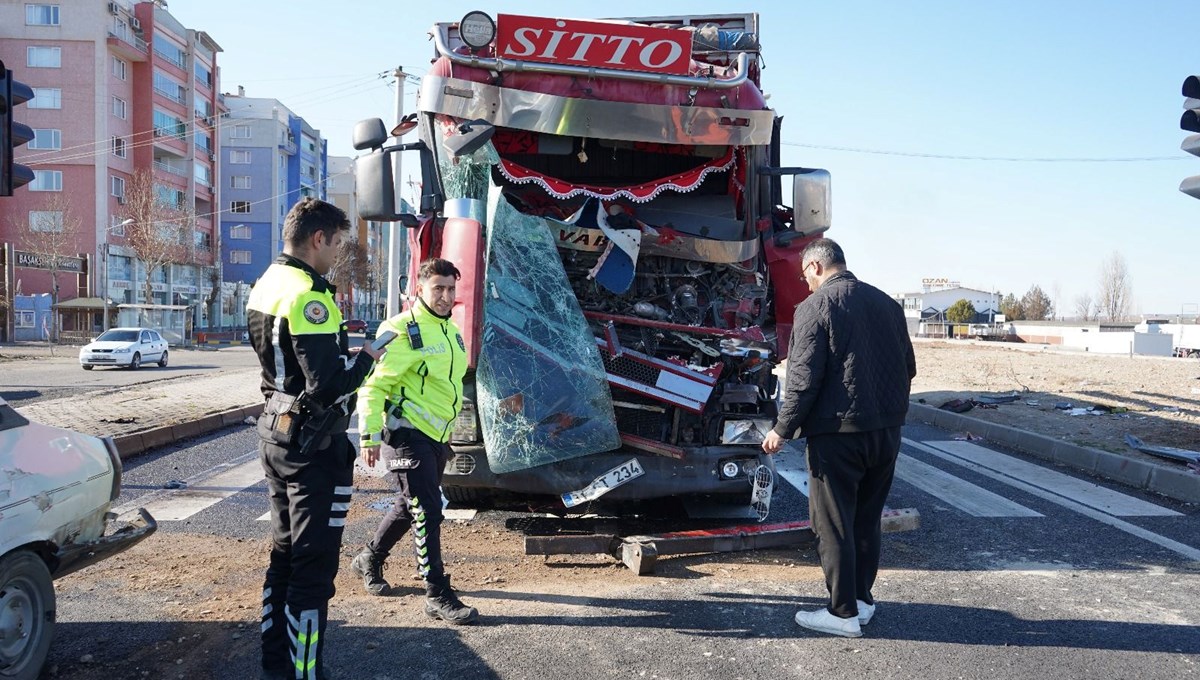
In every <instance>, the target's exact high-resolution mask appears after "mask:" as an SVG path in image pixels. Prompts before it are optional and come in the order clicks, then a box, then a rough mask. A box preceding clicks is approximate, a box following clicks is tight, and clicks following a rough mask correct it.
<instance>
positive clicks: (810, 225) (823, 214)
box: [792, 170, 832, 234]
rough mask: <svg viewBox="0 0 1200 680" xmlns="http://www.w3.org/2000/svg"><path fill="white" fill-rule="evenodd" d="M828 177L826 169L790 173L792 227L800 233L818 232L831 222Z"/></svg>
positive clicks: (826, 228)
mask: <svg viewBox="0 0 1200 680" xmlns="http://www.w3.org/2000/svg"><path fill="white" fill-rule="evenodd" d="M830 194H831V190H830V177H829V171H828V170H810V171H808V172H805V173H802V174H796V175H792V211H793V214H794V215H795V224H794V226H793V228H794V229H795V230H796V231H798V232H800V233H802V234H819V233H821V232H823V231H826V230H828V229H829V227H830V224H831V220H830V218H831V215H830V212H829V211H830V206H831V205H832V201H831V195H830Z"/></svg>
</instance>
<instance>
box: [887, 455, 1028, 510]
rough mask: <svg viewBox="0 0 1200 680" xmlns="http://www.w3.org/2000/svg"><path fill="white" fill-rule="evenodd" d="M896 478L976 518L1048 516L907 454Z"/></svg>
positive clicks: (900, 458)
mask: <svg viewBox="0 0 1200 680" xmlns="http://www.w3.org/2000/svg"><path fill="white" fill-rule="evenodd" d="M896 479H899V480H901V481H903V482H905V483H906V484H911V485H912V486H915V487H917V488H918V489H920V490H922V491H924V492H925V493H927V494H929V495H931V496H934V497H936V498H937V499H938V500H942V501H945V502H946V503H949V504H950V505H953V506H954V507H956V508H958V509H959V510H962V511H963V512H965V513H967V514H968V515H971V516H973V517H1043V516H1044V515H1042V513H1040V512H1035V511H1033V510H1030V509H1029V508H1027V507H1025V506H1024V505H1021V504H1019V503H1016V502H1013V501H1010V500H1008V499H1007V498H1005V497H1004V496H1001V495H998V494H994V493H992V492H991V491H988V490H987V489H984V488H982V487H979V486H976V485H974V484H972V483H970V482H968V481H965V480H962V479H959V478H958V477H955V476H954V475H952V474H950V473H948V472H945V471H943V470H941V469H939V468H936V467H934V466H932V465H928V464H926V463H922V462H921V461H919V460H917V459H915V458H913V457H912V456H908V455H905V454H901V455H900V457H899V458H898V459H897V460H896Z"/></svg>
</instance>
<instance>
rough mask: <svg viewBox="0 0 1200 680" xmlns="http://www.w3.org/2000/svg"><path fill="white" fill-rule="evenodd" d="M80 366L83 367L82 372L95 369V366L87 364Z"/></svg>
mask: <svg viewBox="0 0 1200 680" xmlns="http://www.w3.org/2000/svg"><path fill="white" fill-rule="evenodd" d="M82 366H83V370H85V371H90V370H92V369H93V368H95V366H89V365H88V364H82Z"/></svg>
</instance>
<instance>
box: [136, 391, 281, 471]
mask: <svg viewBox="0 0 1200 680" xmlns="http://www.w3.org/2000/svg"><path fill="white" fill-rule="evenodd" d="M262 410H263V405H262V404H255V405H253V406H243V407H241V408H235V409H230V410H228V411H222V412H220V413H213V414H209V415H206V416H201V417H200V418H197V419H194V420H188V421H185V422H182V423H175V424H174V425H163V426H162V427H155V428H151V429H149V430H143V431H141V432H134V433H133V434H124V435H121V436H119V437H113V441H114V442H115V443H116V445H117V454H118V455H120V457H121V460H127V459H129V458H133V457H134V456H137V455H140V454H143V453H146V452H148V451H150V450H151V449H156V448H158V447H160V446H166V445H167V444H173V443H175V442H177V441H179V440H180V439H189V438H191V437H199V436H200V435H202V434H208V433H209V432H215V431H217V430H220V429H221V428H224V427H229V426H230V425H237V424H239V423H241V422H242V421H244V420H245V419H246V418H247V417H250V418H257V417H258V415H259V414H260V413H262Z"/></svg>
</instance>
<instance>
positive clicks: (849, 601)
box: [762, 239, 917, 637]
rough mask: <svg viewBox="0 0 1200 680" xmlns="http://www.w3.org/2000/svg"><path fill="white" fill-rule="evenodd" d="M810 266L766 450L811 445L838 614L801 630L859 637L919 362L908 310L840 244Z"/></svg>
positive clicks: (821, 539)
mask: <svg viewBox="0 0 1200 680" xmlns="http://www.w3.org/2000/svg"><path fill="white" fill-rule="evenodd" d="M801 262H802V264H803V266H804V269H803V273H802V275H803V276H804V280H805V281H806V282H807V283H808V287H809V289H810V290H812V291H813V294H812V295H811V296H809V298H808V299H807V300H805V301H804V302H803V303H801V304H800V305H798V306H797V307H796V316H795V323H794V325H793V326H792V337H791V342H790V344H789V345H788V370H787V379H786V381H785V384H784V390H783V406H782V408H781V409H780V412H779V418H778V419H777V420H776V423H775V427H774V428H772V430H771V431H770V432H768V433H767V436H766V439H765V441H763V445H762V447H763V450H764V451H766V452H767V453H769V454H770V453H775V452H776V451H779V449H780V448H782V446H783V441H784V440H785V439H794V438H795V437H797V436H799V435H800V434H803V435H804V436H805V437H806V438H807V440H808V470H809V477H810V482H809V486H808V490H809V516H810V517H811V519H812V528H813V532H814V533H815V534H816V536H817V552H818V554H819V555H820V557H821V567H822V569H823V570H824V571H825V585H826V587H827V588H828V589H829V606H828V607H827V608H825V609H818V610H816V611H801V612H798V613H797V614H796V623H798V624H800V625H801V626H803V627H805V628H809V629H811V630H817V631H821V632H823V633H830V634H833V635H841V636H844V637H859V636H861V635H862V626H863V625H865V624H866V623H867V622H869V621H870V620H871V617H872V616H874V614H875V599H874V598H873V597H872V595H871V586H872V585H874V583H875V575H876V573H877V572H878V571H879V548H880V542H881V536H880V529H879V522H880V518H881V516H882V514H883V507H884V503H885V502H886V500H887V495H888V490H889V489H891V486H892V476H893V474H894V472H895V469H896V456H897V455H898V454H899V452H900V427H901V426H902V425H903V424H904V417H905V415H906V414H907V413H908V395H909V387H910V385H911V383H912V379H913V377H915V376H916V374H917V363H916V359H915V357H914V356H913V348H912V342H911V341H910V340H909V338H908V329H907V325H906V323H905V321H904V312H903V311H902V310H901V308H900V305H899V304H897V303H896V301H895V300H893V299H892V298H890V297H888V295H887V294H886V293H884V292H883V291H881V290H879V289H878V288H875V287H874V286H870V285H867V284H865V283H863V282H861V281H859V280H858V279H857V278H855V277H854V274H851V273H850V272H849V271H847V270H846V257H845V255H844V254H843V253H842V249H841V247H840V246H839V245H838V244H837V243H835V242H833V241H831V240H829V239H818V240H816V241H814V242H812V243H811V244H809V246H808V247H807V248H805V249H804V254H803V255H802V256H801Z"/></svg>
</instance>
